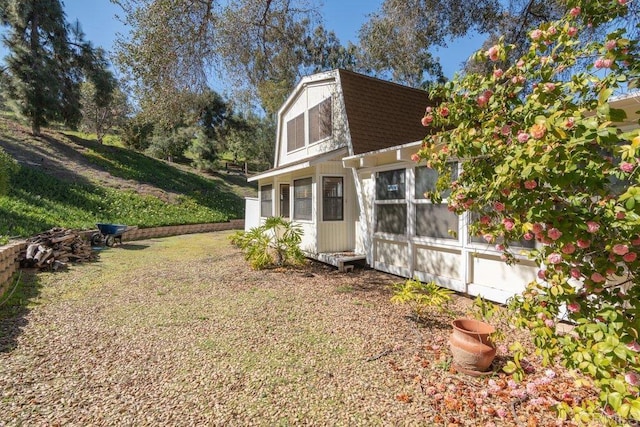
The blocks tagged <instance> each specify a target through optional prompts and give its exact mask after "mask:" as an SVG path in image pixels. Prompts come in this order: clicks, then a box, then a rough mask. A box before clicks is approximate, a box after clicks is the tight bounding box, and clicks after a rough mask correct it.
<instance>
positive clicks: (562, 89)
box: [414, 0, 640, 425]
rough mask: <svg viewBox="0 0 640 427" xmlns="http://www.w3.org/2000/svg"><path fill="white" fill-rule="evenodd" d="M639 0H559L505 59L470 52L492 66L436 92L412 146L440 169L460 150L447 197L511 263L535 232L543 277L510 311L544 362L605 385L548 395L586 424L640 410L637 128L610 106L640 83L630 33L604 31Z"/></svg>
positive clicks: (520, 349)
mask: <svg viewBox="0 0 640 427" xmlns="http://www.w3.org/2000/svg"><path fill="white" fill-rule="evenodd" d="M634 3H635V2H630V1H625V0H618V1H605V0H590V1H586V0H569V1H567V5H568V10H569V12H568V13H567V15H566V16H565V17H564V18H562V19H561V20H559V21H556V22H546V23H543V24H542V25H540V26H539V27H538V28H535V29H533V30H532V31H530V32H529V37H530V41H531V45H530V49H529V51H528V52H527V53H525V55H524V56H523V57H521V58H520V59H519V60H518V61H516V62H515V63H513V64H512V65H509V64H508V63H507V61H508V58H509V52H511V51H512V49H513V46H509V45H506V44H504V43H503V42H498V43H497V44H496V45H494V46H492V47H490V48H489V49H487V50H486V51H481V52H478V53H477V54H476V55H475V57H474V59H475V60H477V61H481V62H485V63H486V62H489V63H490V64H491V65H492V66H493V68H494V71H493V72H492V73H490V74H488V75H481V74H468V75H465V76H462V77H460V78H458V79H456V80H455V81H453V82H449V83H447V84H446V85H444V86H441V87H439V88H437V89H435V90H434V91H433V92H432V94H431V95H432V99H439V100H442V102H441V104H440V105H438V106H437V107H430V108H427V111H426V112H425V117H424V118H423V121H422V122H423V125H425V126H427V127H429V128H430V130H431V132H430V134H429V135H428V136H427V137H426V138H425V140H424V144H423V147H422V149H421V150H420V152H419V153H417V154H416V155H415V156H414V160H416V161H425V162H426V164H427V166H429V167H431V168H433V169H436V170H437V171H438V172H439V173H440V174H441V175H445V176H448V173H449V167H448V162H449V161H450V159H451V158H456V159H460V163H461V167H462V170H463V172H462V173H461V174H460V175H459V177H458V178H457V179H456V180H455V181H453V183H452V184H451V195H450V197H449V199H448V201H449V202H448V203H449V208H450V209H451V210H453V211H454V212H456V213H457V214H463V213H465V212H469V213H470V214H471V215H470V217H471V218H474V219H476V220H474V222H473V223H472V224H470V226H469V229H470V233H471V234H472V235H475V236H482V237H483V238H484V239H485V240H486V241H487V242H489V243H494V244H496V243H497V245H496V249H497V250H499V251H501V252H502V256H503V258H504V259H505V261H507V262H509V263H512V262H516V257H515V254H514V252H512V250H511V248H510V247H509V242H516V241H520V240H529V241H536V242H537V245H536V249H535V250H532V251H530V252H529V255H530V257H531V258H532V259H533V260H535V262H536V264H537V265H538V266H539V272H538V277H537V278H532V279H535V280H533V281H532V282H531V284H530V285H529V286H528V287H527V289H526V290H525V291H524V293H523V294H522V295H517V296H516V297H514V298H513V299H512V300H511V301H510V304H509V308H510V311H511V312H512V313H513V314H514V316H515V319H514V324H515V325H518V326H521V327H524V328H527V329H529V330H530V331H531V334H532V337H533V343H534V344H535V347H536V348H535V352H536V354H537V355H538V356H540V357H541V358H542V361H543V363H545V364H554V363H562V364H563V365H564V366H566V367H567V368H568V369H571V370H575V371H576V372H581V373H582V374H583V375H584V376H582V377H579V379H578V380H579V381H583V382H584V383H585V384H590V385H591V386H593V385H595V387H597V388H598V389H599V390H600V391H601V394H600V399H599V402H587V401H584V402H581V403H580V404H578V405H575V406H569V405H568V404H567V403H566V402H560V403H558V404H557V405H556V409H557V410H558V414H559V415H560V417H562V418H565V417H573V419H574V420H575V422H577V423H588V424H592V425H621V424H627V423H634V422H637V421H640V344H639V341H640V315H639V314H640V286H638V285H640V274H638V272H639V271H640V256H639V255H640V131H639V130H638V129H634V130H630V131H622V130H620V129H619V128H618V127H617V125H618V124H619V123H620V122H622V121H623V120H625V119H626V113H625V111H624V110H619V109H616V108H615V107H614V105H613V104H612V101H613V95H614V94H615V93H620V92H625V91H628V90H629V89H634V88H637V87H638V83H639V81H640V61H639V50H638V40H637V37H634V36H630V37H629V36H625V32H626V30H625V29H624V28H616V29H613V30H612V31H611V32H609V33H608V34H607V31H605V30H607V29H611V28H613V27H614V26H615V24H614V23H613V20H614V19H619V21H618V22H621V21H622V22H624V21H625V20H627V19H629V16H628V14H629V9H632V10H634V11H637V4H634ZM621 27H622V25H621ZM594 30H597V31H594ZM445 182H448V180H446V179H445V180H439V181H438V192H435V193H434V194H433V199H435V200H437V199H438V198H439V191H443V190H444V189H445V188H444V187H443V186H442V184H443V183H445ZM501 242H504V243H501ZM563 317H564V318H565V319H567V320H570V321H571V322H572V323H573V324H575V328H573V330H572V331H571V332H570V333H568V334H562V333H559V332H558V330H557V328H556V323H557V321H558V319H559V318H563ZM511 349H512V351H514V360H513V361H512V363H510V364H508V365H507V370H508V371H509V372H510V373H513V374H514V376H515V377H516V378H521V377H522V376H523V375H524V370H523V367H522V365H523V364H522V363H521V362H522V361H523V360H524V359H525V357H526V356H527V352H526V349H525V347H524V346H522V345H520V344H518V343H514V344H513V345H512V346H511ZM529 356H531V355H529Z"/></svg>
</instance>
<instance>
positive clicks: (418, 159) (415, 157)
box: [411, 153, 420, 163]
mask: <svg viewBox="0 0 640 427" xmlns="http://www.w3.org/2000/svg"><path fill="white" fill-rule="evenodd" d="M411 160H412V161H414V162H416V163H418V162H419V161H420V155H419V154H418V153H413V154H412V155H411Z"/></svg>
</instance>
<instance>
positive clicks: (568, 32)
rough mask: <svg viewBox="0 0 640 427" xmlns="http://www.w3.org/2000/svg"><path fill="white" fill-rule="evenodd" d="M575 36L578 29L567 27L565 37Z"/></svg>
mask: <svg viewBox="0 0 640 427" xmlns="http://www.w3.org/2000/svg"><path fill="white" fill-rule="evenodd" d="M576 34H578V29H577V28H576V27H569V29H568V30H567V35H568V36H569V37H573V36H575V35H576Z"/></svg>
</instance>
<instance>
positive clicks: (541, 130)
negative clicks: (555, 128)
mask: <svg viewBox="0 0 640 427" xmlns="http://www.w3.org/2000/svg"><path fill="white" fill-rule="evenodd" d="M546 132H547V128H545V127H544V125H541V124H538V123H536V124H535V125H533V126H531V129H529V133H530V134H531V136H532V137H534V138H535V139H542V138H543V137H544V134H545V133H546Z"/></svg>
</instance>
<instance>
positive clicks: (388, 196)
mask: <svg viewBox="0 0 640 427" xmlns="http://www.w3.org/2000/svg"><path fill="white" fill-rule="evenodd" d="M406 173H407V171H406V169H395V170H391V171H384V172H378V173H377V174H376V200H375V209H376V224H375V231H376V232H380V233H390V234H406V232H407V198H406Z"/></svg>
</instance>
